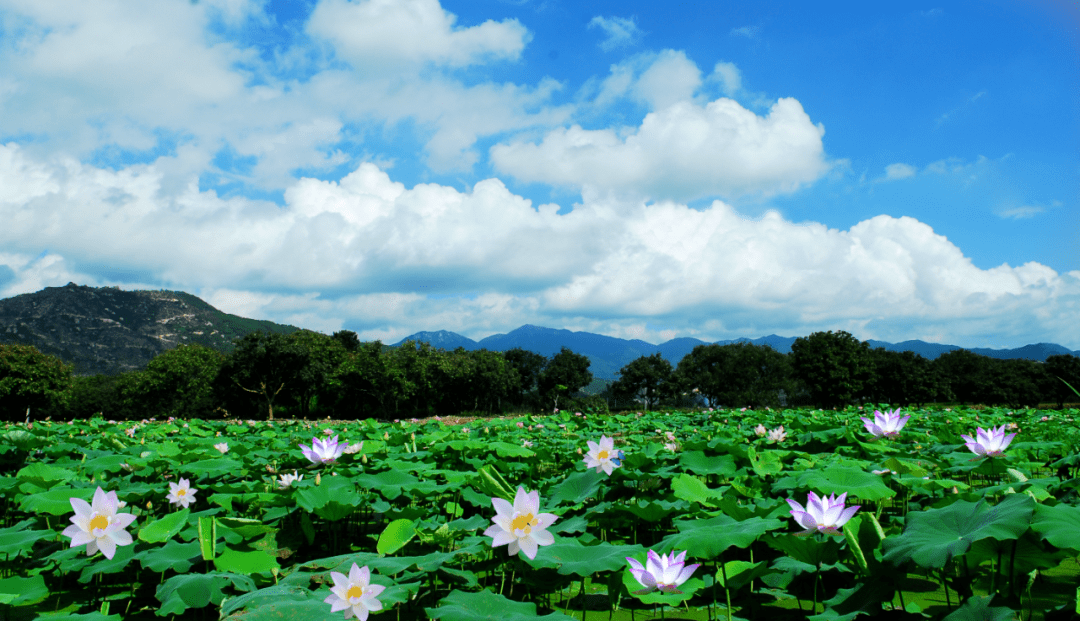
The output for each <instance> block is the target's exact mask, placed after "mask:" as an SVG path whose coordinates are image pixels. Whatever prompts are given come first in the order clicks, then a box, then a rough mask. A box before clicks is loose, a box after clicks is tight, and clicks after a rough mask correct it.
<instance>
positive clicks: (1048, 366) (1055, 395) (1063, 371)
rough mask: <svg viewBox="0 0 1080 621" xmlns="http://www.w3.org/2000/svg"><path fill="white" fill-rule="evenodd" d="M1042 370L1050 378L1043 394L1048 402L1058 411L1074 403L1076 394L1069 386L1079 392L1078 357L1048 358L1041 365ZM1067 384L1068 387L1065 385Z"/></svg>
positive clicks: (1079, 365) (1079, 361) (1068, 355)
mask: <svg viewBox="0 0 1080 621" xmlns="http://www.w3.org/2000/svg"><path fill="white" fill-rule="evenodd" d="M1043 370H1044V371H1046V374H1047V375H1048V376H1050V377H1051V378H1052V381H1051V382H1050V385H1049V386H1047V390H1046V392H1045V393H1044V394H1046V395H1047V397H1045V398H1046V399H1048V400H1051V401H1054V402H1055V403H1057V406H1058V409H1059V410H1062V409H1065V403H1066V402H1070V403H1075V402H1076V401H1077V399H1078V397H1077V396H1076V393H1074V392H1073V391H1072V390H1070V389H1069V386H1072V387H1074V388H1076V389H1077V390H1080V357H1077V356H1074V355H1072V354H1059V355H1054V356H1050V357H1048V358H1047V359H1046V362H1045V363H1044V364H1043ZM1066 382H1067V383H1068V386H1067V385H1066Z"/></svg>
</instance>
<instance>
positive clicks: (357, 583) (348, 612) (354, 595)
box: [323, 563, 386, 621]
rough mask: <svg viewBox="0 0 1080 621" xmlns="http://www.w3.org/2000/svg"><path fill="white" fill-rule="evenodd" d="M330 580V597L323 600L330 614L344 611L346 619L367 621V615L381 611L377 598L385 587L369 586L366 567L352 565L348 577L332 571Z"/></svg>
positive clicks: (369, 578) (369, 576)
mask: <svg viewBox="0 0 1080 621" xmlns="http://www.w3.org/2000/svg"><path fill="white" fill-rule="evenodd" d="M330 578H331V579H332V580H333V581H334V586H333V587H331V588H330V595H328V596H327V598H326V599H324V600H323V601H324V602H325V603H327V604H330V612H341V611H342V610H344V611H345V618H346V619H352V618H353V617H356V618H357V619H360V621H367V618H368V613H371V612H376V611H379V610H382V602H380V601H379V600H378V597H379V594H380V593H382V592H383V589H385V588H386V587H384V586H382V585H380V584H371V569H369V568H368V567H364V568H363V569H361V568H359V567H357V566H356V563H353V564H352V569H350V570H349V575H348V576H346V575H345V574H343V573H340V572H336V571H332V572H330Z"/></svg>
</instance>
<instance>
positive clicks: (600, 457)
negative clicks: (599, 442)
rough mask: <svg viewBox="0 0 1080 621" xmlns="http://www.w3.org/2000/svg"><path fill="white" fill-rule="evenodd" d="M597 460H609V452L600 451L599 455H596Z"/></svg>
mask: <svg viewBox="0 0 1080 621" xmlns="http://www.w3.org/2000/svg"><path fill="white" fill-rule="evenodd" d="M596 458H597V459H607V458H608V452H607V451H600V452H599V453H597V454H596Z"/></svg>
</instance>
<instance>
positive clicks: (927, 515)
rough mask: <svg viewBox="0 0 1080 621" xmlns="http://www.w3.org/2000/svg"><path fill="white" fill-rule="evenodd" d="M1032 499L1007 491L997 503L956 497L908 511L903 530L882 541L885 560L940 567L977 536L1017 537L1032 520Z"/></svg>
mask: <svg viewBox="0 0 1080 621" xmlns="http://www.w3.org/2000/svg"><path fill="white" fill-rule="evenodd" d="M1034 510H1035V500H1034V499H1032V498H1031V496H1028V495H1027V494H1010V495H1009V496H1008V497H1006V498H1005V500H1003V501H1001V503H1000V504H998V505H997V506H990V505H988V504H987V503H986V500H985V499H982V500H979V501H978V502H976V503H972V502H967V501H965V500H958V501H956V502H954V503H953V504H951V505H949V506H948V507H945V508H943V509H927V510H925V511H918V512H913V513H908V515H907V522H906V524H905V525H904V532H903V533H902V534H901V535H899V536H894V537H889V538H887V539H885V541H883V542H882V550H883V551H884V552H885V556H884V560H886V561H888V562H890V563H894V564H901V563H905V562H907V561H909V560H910V561H914V562H915V563H916V564H917V565H919V566H920V567H923V568H934V569H940V568H942V567H944V566H945V563H947V562H948V561H949V560H950V559H952V558H953V557H956V556H961V555H963V554H964V553H966V552H967V551H968V549H969V548H971V544H972V543H973V542H975V541H978V540H980V539H986V538H988V537H989V538H993V539H998V540H1004V539H1016V538H1018V537H1019V536H1020V535H1021V534H1023V532H1024V531H1025V530H1027V529H1028V526H1029V525H1030V523H1031V517H1032V513H1033V512H1034Z"/></svg>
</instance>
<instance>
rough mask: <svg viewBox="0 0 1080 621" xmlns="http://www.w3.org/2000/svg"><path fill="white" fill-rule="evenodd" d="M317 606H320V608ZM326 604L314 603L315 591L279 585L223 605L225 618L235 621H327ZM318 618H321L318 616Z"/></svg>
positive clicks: (296, 586)
mask: <svg viewBox="0 0 1080 621" xmlns="http://www.w3.org/2000/svg"><path fill="white" fill-rule="evenodd" d="M316 604H317V605H316ZM326 610H327V608H326V604H325V603H324V602H323V601H322V600H314V599H312V597H311V591H309V590H308V589H306V588H304V587H302V586H298V585H295V584H276V585H273V586H269V587H266V588H264V589H259V590H257V591H252V592H250V593H244V594H243V595H240V596H238V597H230V598H229V600H228V601H226V602H225V603H223V604H222V605H221V614H222V615H227V616H225V619H231V618H233V617H232V616H231V615H232V613H234V612H237V611H239V612H237V615H236V619H244V621H253V620H265V619H277V620H280V619H286V618H287V619H320V620H321V619H325V618H326ZM316 615H317V616H316Z"/></svg>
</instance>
